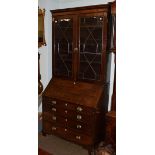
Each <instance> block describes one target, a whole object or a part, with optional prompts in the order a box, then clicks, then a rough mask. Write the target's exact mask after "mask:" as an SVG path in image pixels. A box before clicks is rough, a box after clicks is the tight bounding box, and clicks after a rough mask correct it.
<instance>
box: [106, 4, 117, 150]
mask: <svg viewBox="0 0 155 155" xmlns="http://www.w3.org/2000/svg"><path fill="white" fill-rule="evenodd" d="M110 6H111V7H110V8H111V15H110V24H109V28H110V31H109V32H110V33H109V38H110V39H109V40H110V41H109V47H108V48H109V50H108V51H109V52H113V53H114V54H115V59H114V61H115V71H114V86H113V95H112V101H111V102H112V106H111V111H110V112H108V113H107V114H106V139H105V142H106V145H108V144H111V145H112V147H113V149H114V150H116V1H115V2H111V3H110Z"/></svg>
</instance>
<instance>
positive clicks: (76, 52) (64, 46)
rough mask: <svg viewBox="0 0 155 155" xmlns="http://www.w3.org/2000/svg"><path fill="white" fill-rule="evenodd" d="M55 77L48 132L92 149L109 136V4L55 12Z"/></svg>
mask: <svg viewBox="0 0 155 155" xmlns="http://www.w3.org/2000/svg"><path fill="white" fill-rule="evenodd" d="M51 13H52V63H53V64H52V71H53V77H52V79H51V81H50V82H49V84H48V86H47V88H46V89H45V91H44V92H43V130H42V132H43V134H44V135H46V134H54V135H57V136H59V137H61V138H63V139H66V140H68V141H71V142H74V143H76V144H79V145H82V146H83V147H85V148H87V149H88V151H89V154H91V151H92V149H93V147H94V145H95V144H96V143H97V142H99V141H100V140H102V139H103V138H104V134H105V133H104V132H103V131H104V128H105V126H104V119H105V117H104V116H105V113H106V112H107V100H106V97H107V96H108V95H107V86H106V68H107V65H106V64H107V61H106V59H107V34H108V33H107V29H108V15H109V5H96V6H87V7H78V8H69V9H59V10H52V11H51Z"/></svg>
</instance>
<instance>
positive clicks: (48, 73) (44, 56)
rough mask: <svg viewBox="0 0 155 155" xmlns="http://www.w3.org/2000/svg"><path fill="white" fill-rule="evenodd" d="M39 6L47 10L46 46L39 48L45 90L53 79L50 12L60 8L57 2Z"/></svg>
mask: <svg viewBox="0 0 155 155" xmlns="http://www.w3.org/2000/svg"><path fill="white" fill-rule="evenodd" d="M38 6H39V8H40V9H45V20H44V25H45V41H46V44H47V45H46V46H42V47H41V48H39V50H38V52H39V53H40V74H41V82H42V84H43V88H44V89H45V88H46V86H47V84H48V83H49V81H50V79H51V78H52V16H51V12H50V10H53V9H56V8H58V6H59V3H58V1H56V0H39V1H38ZM41 111H42V105H40V107H39V112H41Z"/></svg>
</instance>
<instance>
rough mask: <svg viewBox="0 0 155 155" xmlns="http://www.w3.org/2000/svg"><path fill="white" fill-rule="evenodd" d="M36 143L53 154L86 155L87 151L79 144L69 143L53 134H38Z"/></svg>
mask: <svg viewBox="0 0 155 155" xmlns="http://www.w3.org/2000/svg"><path fill="white" fill-rule="evenodd" d="M38 145H39V147H40V148H42V149H44V150H45V151H47V152H49V153H52V154H53V155H88V151H87V150H85V149H83V148H82V147H81V146H79V145H76V144H74V143H70V142H68V141H65V140H63V139H61V138H58V137H56V136H53V135H47V136H42V134H41V133H39V134H38Z"/></svg>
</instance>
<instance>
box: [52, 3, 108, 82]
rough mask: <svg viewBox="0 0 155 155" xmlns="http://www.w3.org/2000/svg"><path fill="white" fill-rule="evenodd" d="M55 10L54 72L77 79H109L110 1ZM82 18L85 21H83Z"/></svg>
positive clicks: (53, 15) (62, 76)
mask: <svg viewBox="0 0 155 155" xmlns="http://www.w3.org/2000/svg"><path fill="white" fill-rule="evenodd" d="M51 12H52V18H53V20H52V21H53V23H52V25H53V57H52V58H53V76H54V77H61V78H67V79H68V78H70V79H72V80H73V81H74V82H76V81H90V82H98V83H99V82H100V83H105V81H106V56H107V54H106V50H107V28H108V5H97V6H90V7H79V8H74V9H73V8H72V9H61V10H53V11H51ZM82 19H83V20H84V22H83V23H84V25H81V22H80V21H81V20H82ZM82 29H83V31H82ZM83 32H84V33H83ZM98 36H101V37H100V38H99V37H98ZM81 40H83V41H81ZM100 46H101V47H100ZM71 64H72V66H71ZM71 67H72V68H71Z"/></svg>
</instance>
